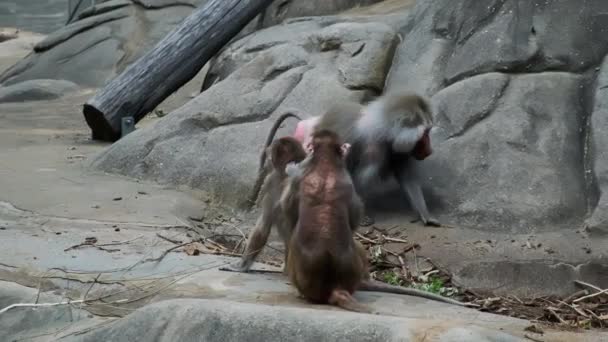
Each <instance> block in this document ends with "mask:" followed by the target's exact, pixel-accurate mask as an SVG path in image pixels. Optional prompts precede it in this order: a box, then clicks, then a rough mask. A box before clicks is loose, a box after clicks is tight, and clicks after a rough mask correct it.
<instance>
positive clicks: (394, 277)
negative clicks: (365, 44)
mask: <svg viewBox="0 0 608 342" xmlns="http://www.w3.org/2000/svg"><path fill="white" fill-rule="evenodd" d="M382 279H383V280H384V282H385V283H387V284H391V285H397V286H400V285H401V279H400V278H399V275H398V274H397V272H394V271H389V272H386V273H384V274H383V275H382Z"/></svg>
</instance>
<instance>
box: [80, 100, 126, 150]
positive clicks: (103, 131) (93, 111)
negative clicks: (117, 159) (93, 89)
mask: <svg viewBox="0 0 608 342" xmlns="http://www.w3.org/2000/svg"><path fill="white" fill-rule="evenodd" d="M82 113H83V114H84V119H85V120H86V122H87V125H89V127H90V128H91V138H92V139H93V140H102V141H109V142H115V141H116V140H118V139H120V132H117V131H115V130H114V129H113V128H112V125H110V123H109V122H108V121H107V120H106V118H105V116H104V114H103V113H102V112H101V111H100V110H98V109H97V108H95V106H94V105H92V104H90V103H85V104H84V107H83V108H82Z"/></svg>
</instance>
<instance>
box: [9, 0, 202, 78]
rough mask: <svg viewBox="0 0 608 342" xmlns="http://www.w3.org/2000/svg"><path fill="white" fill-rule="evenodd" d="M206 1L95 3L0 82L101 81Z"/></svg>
mask: <svg viewBox="0 0 608 342" xmlns="http://www.w3.org/2000/svg"><path fill="white" fill-rule="evenodd" d="M204 1H206V0H192V1H159V0H155V1H154V0H138V1H128V0H111V1H105V2H98V4H97V5H95V6H93V7H89V8H87V9H86V10H83V11H82V12H80V13H79V14H78V16H77V18H76V19H77V20H73V21H72V22H71V23H70V24H69V25H66V26H64V27H62V28H60V29H58V30H56V31H54V32H52V33H51V34H49V35H48V36H47V37H46V39H44V40H42V41H40V42H38V43H37V44H36V45H35V46H34V53H32V54H30V55H29V56H28V57H26V58H25V59H23V60H22V61H21V62H19V63H17V64H16V65H14V66H13V67H12V68H10V69H9V70H7V71H5V72H4V73H3V74H2V75H0V83H1V84H3V85H5V86H6V85H10V84H15V83H18V82H22V81H27V80H32V79H63V80H67V81H71V82H73V83H76V84H78V85H80V86H83V87H99V86H102V85H103V84H104V83H106V81H108V80H110V79H111V78H113V77H114V76H116V74H117V73H119V72H120V71H121V70H123V69H124V68H125V67H126V66H127V65H128V64H130V63H132V62H133V61H135V60H136V59H137V58H138V57H139V56H141V55H142V54H143V53H144V52H145V51H146V50H147V49H149V48H151V47H152V46H154V44H155V43H156V42H157V41H159V40H160V39H161V38H162V37H164V36H165V35H166V34H167V33H169V32H170V31H171V30H172V29H173V27H175V26H176V25H177V24H178V23H179V22H180V21H181V20H182V19H183V18H185V17H186V16H187V15H188V14H190V12H191V11H192V9H193V8H194V7H195V6H198V5H200V4H202V3H203V2H204ZM66 12H67V7H66Z"/></svg>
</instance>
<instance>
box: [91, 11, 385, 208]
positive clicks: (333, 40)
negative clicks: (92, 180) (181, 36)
mask: <svg viewBox="0 0 608 342" xmlns="http://www.w3.org/2000/svg"><path fill="white" fill-rule="evenodd" d="M396 43H397V36H396V32H395V31H394V30H393V29H392V28H391V27H389V26H387V25H384V24H382V23H334V24H328V23H324V22H319V21H318V20H306V21H300V22H295V23H293V24H288V25H282V26H278V27H277V28H270V29H265V30H262V31H260V32H259V33H256V34H253V35H251V36H249V37H248V38H246V39H244V40H242V41H239V42H237V43H235V44H234V46H231V47H230V48H229V49H227V50H226V52H225V55H222V56H236V58H238V59H230V57H226V58H227V60H226V61H225V62H224V63H225V65H226V67H224V68H220V69H219V71H214V73H215V74H216V77H218V78H221V79H222V81H221V82H219V83H217V84H216V85H214V86H213V87H211V88H209V89H208V90H207V91H205V92H203V93H202V94H201V95H200V96H198V97H197V98H195V99H194V100H192V101H191V102H189V103H187V104H186V105H184V106H183V107H181V108H180V109H178V110H177V111H175V112H173V113H171V114H170V115H168V116H166V117H164V118H162V119H161V120H160V121H158V122H156V124H155V125H154V128H152V129H142V130H140V131H136V132H134V133H132V134H129V135H128V136H127V137H125V138H123V139H122V140H120V141H119V142H118V143H116V144H114V145H112V147H110V148H109V149H108V150H107V151H106V152H105V153H103V154H102V155H101V156H100V157H99V158H98V159H97V160H96V161H95V162H94V165H95V167H98V168H100V169H103V170H105V171H110V172H119V173H125V174H128V175H130V176H134V177H141V178H152V179H154V180H156V181H159V182H162V183H171V184H185V185H189V186H192V187H200V188H204V189H205V190H207V191H209V192H211V193H213V194H217V196H218V197H220V198H221V199H222V200H225V201H229V202H231V203H238V204H244V203H243V201H244V200H245V197H246V196H243V194H244V193H246V192H247V191H248V190H249V188H250V186H251V184H253V183H254V179H255V176H256V172H257V168H256V161H257V160H258V156H259V152H260V150H261V147H262V144H263V142H264V140H265V139H266V135H267V132H268V130H269V128H270V126H271V125H272V124H273V122H274V120H275V119H276V117H277V116H278V115H279V114H280V113H282V112H284V111H285V110H287V109H290V108H298V109H300V110H302V111H304V112H307V113H319V112H321V111H322V110H323V109H324V108H326V106H328V105H329V104H330V103H331V102H332V101H335V100H336V99H353V100H360V99H362V98H363V97H364V95H366V94H367V93H369V91H368V90H371V91H372V92H376V91H378V90H380V89H382V86H383V81H384V75H385V74H386V71H387V68H388V66H389V64H390V58H391V53H392V51H393V50H394V47H395V45H396ZM220 59H222V57H220ZM230 64H237V65H238V67H236V69H235V70H234V71H233V72H231V71H232V69H230V68H229V65H230ZM228 74H229V75H228ZM224 75H227V76H226V78H225V79H223V77H224ZM289 124H290V127H293V126H294V125H293V124H294V122H292V121H290V122H289ZM282 132H283V133H286V132H287V131H282Z"/></svg>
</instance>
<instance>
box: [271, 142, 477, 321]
mask: <svg viewBox="0 0 608 342" xmlns="http://www.w3.org/2000/svg"><path fill="white" fill-rule="evenodd" d="M347 153H348V145H345V144H341V143H340V141H339V137H338V136H337V135H336V134H335V133H334V132H331V131H328V130H324V131H317V132H315V133H314V134H313V137H312V152H311V154H309V156H308V157H307V158H306V159H305V160H304V161H302V162H301V163H300V164H299V165H294V164H290V165H289V166H288V167H287V174H288V175H289V177H290V182H289V183H288V185H287V186H286V187H285V190H284V192H283V195H282V196H281V206H282V207H283V210H285V211H290V212H292V213H295V215H297V216H298V218H297V222H296V226H295V228H294V231H293V233H292V236H291V240H290V247H289V255H288V257H287V273H288V275H289V277H290V280H291V282H292V283H293V284H294V285H295V287H296V288H297V289H298V291H299V292H300V293H301V294H302V295H303V296H304V297H305V298H307V299H309V300H310V301H312V302H314V303H326V304H333V305H337V306H339V307H341V308H343V309H346V310H350V311H357V312H368V313H369V312H371V309H370V308H368V307H367V306H365V305H361V304H359V303H358V302H357V301H356V300H355V298H354V297H352V293H353V292H354V291H357V290H359V291H377V292H385V293H394V294H404V295H412V296H417V297H422V298H426V299H431V300H436V301H441V302H444V303H449V304H454V305H459V306H466V305H467V304H464V303H461V302H459V301H456V300H454V299H450V298H446V297H442V296H439V295H436V294H433V293H429V292H425V291H422V290H417V289H411V288H403V287H399V286H393V285H388V284H384V283H380V282H377V281H374V280H371V279H370V275H369V271H368V260H367V253H366V251H365V249H364V248H363V246H362V245H361V244H360V243H359V242H357V241H356V240H355V239H354V236H353V234H354V232H355V230H356V229H357V227H358V224H359V220H360V216H361V212H362V207H363V204H362V203H361V200H360V199H359V197H358V195H357V194H356V192H355V191H354V187H353V184H352V180H351V179H350V177H349V174H348V172H347V171H346V168H345V165H344V162H343V160H342V159H343V158H345V157H346V155H347ZM345 154H346V155H345Z"/></svg>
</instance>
